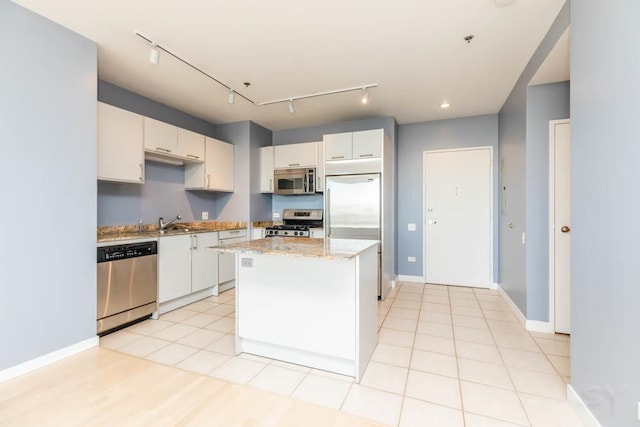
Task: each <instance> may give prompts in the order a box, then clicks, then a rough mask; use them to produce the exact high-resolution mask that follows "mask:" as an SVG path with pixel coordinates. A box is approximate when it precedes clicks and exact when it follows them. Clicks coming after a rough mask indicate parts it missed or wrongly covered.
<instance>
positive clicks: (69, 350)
mask: <svg viewBox="0 0 640 427" xmlns="http://www.w3.org/2000/svg"><path fill="white" fill-rule="evenodd" d="M99 342H100V340H99V338H98V337H93V338H89V339H87V340H84V341H80V342H79V343H76V344H73V345H70V346H68V347H64V348H61V349H60V350H56V351H54V352H51V353H48V354H45V355H43V356H40V357H36V358H35V359H31V360H29V361H26V362H24V363H21V364H19V365H16V366H12V367H10V368H7V369H4V370H2V371H0V383H3V382H5V381H8V380H11V379H13V378H16V377H19V376H20V375H24V374H26V373H29V372H31V371H35V370H36V369H40V368H42V367H45V366H47V365H50V364H52V363H55V362H57V361H59V360H62V359H65V358H67V357H69V356H73V355H74V354H77V353H80V352H82V351H85V350H88V349H90V348H93V347H96V346H97V345H98V343H99Z"/></svg>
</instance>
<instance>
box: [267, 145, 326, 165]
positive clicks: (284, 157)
mask: <svg viewBox="0 0 640 427" xmlns="http://www.w3.org/2000/svg"><path fill="white" fill-rule="evenodd" d="M317 162H318V159H317V147H316V143H315V142H303V143H300V144H287V145H276V146H274V152H273V163H274V167H275V168H276V169H288V168H304V167H316V166H317Z"/></svg>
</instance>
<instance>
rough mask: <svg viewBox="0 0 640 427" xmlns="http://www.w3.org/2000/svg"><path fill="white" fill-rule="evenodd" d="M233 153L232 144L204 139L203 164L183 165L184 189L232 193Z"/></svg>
mask: <svg viewBox="0 0 640 427" xmlns="http://www.w3.org/2000/svg"><path fill="white" fill-rule="evenodd" d="M234 151H235V150H234V146H233V144H229V143H228V142H224V141H219V140H217V139H214V138H209V137H206V138H205V151H204V157H205V162H204V163H202V164H187V165H185V170H184V185H185V188H186V189H188V190H209V191H227V192H232V191H233V184H234V174H235V167H234V162H235V154H234Z"/></svg>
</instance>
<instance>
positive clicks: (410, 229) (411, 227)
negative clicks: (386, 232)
mask: <svg viewBox="0 0 640 427" xmlns="http://www.w3.org/2000/svg"><path fill="white" fill-rule="evenodd" d="M407 229H408V230H409V231H416V225H415V224H409V225H408V227H407Z"/></svg>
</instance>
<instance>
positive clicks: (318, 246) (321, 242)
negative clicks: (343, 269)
mask: <svg viewBox="0 0 640 427" xmlns="http://www.w3.org/2000/svg"><path fill="white" fill-rule="evenodd" d="M378 244H379V241H378V240H355V239H311V238H307V237H267V238H265V239H258V240H250V241H247V242H240V243H234V244H230V245H225V246H215V247H211V248H209V249H214V250H219V251H220V252H223V253H236V252H240V253H246V254H260V255H290V256H294V257H311V258H325V259H351V258H353V257H355V256H357V255H359V254H360V253H362V252H364V251H365V250H366V249H368V248H370V247H372V246H375V245H378Z"/></svg>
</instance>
